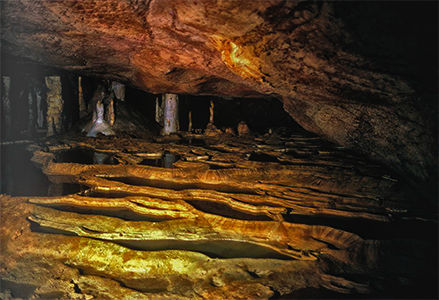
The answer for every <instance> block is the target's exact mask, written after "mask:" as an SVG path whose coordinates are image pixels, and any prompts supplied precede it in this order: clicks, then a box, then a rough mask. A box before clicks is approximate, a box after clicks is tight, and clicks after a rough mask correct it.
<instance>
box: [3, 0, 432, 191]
mask: <svg viewBox="0 0 439 300" xmlns="http://www.w3.org/2000/svg"><path fill="white" fill-rule="evenodd" d="M436 11H437V4H436V3H434V2H431V3H420V4H414V3H412V2H410V3H409V2H407V3H403V4H400V3H396V2H390V3H388V2H386V3H380V2H374V3H369V2H368V3H366V2H365V3H361V4H358V3H355V4H353V3H336V2H318V3H314V2H309V1H257V2H250V1H244V0H243V1H172V2H169V1H156V0H151V1H128V2H120V1H114V0H102V1H87V2H83V1H75V0H69V1H49V2H47V1H32V0H9V1H3V2H2V44H4V46H3V48H4V49H5V50H6V51H7V52H8V53H10V54H12V55H15V56H19V57H26V58H30V59H32V60H33V61H36V62H39V63H41V64H48V65H52V66H58V67H62V68H65V69H68V70H72V71H80V72H83V73H85V74H89V75H94V76H103V77H108V78H111V79H118V80H119V81H122V82H130V83H131V84H133V85H135V86H137V87H140V88H142V89H144V90H147V91H150V92H153V93H188V94H198V95H219V96H231V97H249V96H258V97H265V96H267V95H272V96H273V95H274V96H276V97H278V98H281V99H282V100H283V103H284V107H285V109H286V110H287V111H288V113H289V114H290V115H291V116H293V117H294V119H295V120H296V121H297V122H298V123H300V124H301V125H302V126H303V127H304V128H305V129H307V130H309V131H312V132H314V133H317V134H319V135H321V136H323V137H325V138H326V139H329V140H331V141H333V142H336V143H338V144H340V145H343V146H347V147H351V148H355V149H357V150H358V151H361V152H362V153H364V154H366V155H368V156H369V157H371V158H373V159H374V160H378V161H382V162H385V163H386V164H387V165H389V166H391V167H392V168H394V169H395V170H397V171H398V172H400V173H401V174H403V175H404V176H407V177H410V178H411V179H410V180H411V181H412V183H414V184H417V185H418V186H421V188H420V190H421V191H426V192H425V193H424V194H425V195H427V196H428V195H429V194H431V193H435V192H436V191H435V190H436V188H435V185H436V179H435V178H436V177H435V173H436V171H437V155H436V153H437V139H436V137H437V134H436V131H437V124H436V117H437V116H436V113H435V112H437V101H436V99H437V72H436V66H437V63H435V62H437V42H436V41H437V26H434V24H435V23H437V16H436V15H435V12H436ZM432 24H433V25H432ZM432 187H433V189H431V188H432ZM428 188H430V189H429V190H427V189H428Z"/></svg>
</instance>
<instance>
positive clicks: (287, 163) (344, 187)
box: [0, 135, 437, 299]
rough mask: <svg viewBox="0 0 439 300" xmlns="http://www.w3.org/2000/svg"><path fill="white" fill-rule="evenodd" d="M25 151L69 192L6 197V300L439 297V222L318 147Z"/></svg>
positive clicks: (106, 143) (196, 144) (386, 181)
mask: <svg viewBox="0 0 439 300" xmlns="http://www.w3.org/2000/svg"><path fill="white" fill-rule="evenodd" d="M165 140H166V141H167V142H166V143H163V142H164V141H165ZM30 149H31V150H32V151H33V153H34V155H33V158H32V160H33V161H34V162H35V163H37V164H38V165H39V166H40V167H41V168H42V170H43V172H44V173H45V174H46V175H47V176H48V177H49V179H50V180H51V181H52V183H53V185H55V186H56V185H60V186H61V185H62V184H75V185H76V186H77V192H76V193H72V191H71V192H70V193H63V192H62V190H60V191H59V193H58V194H56V190H57V189H56V188H54V187H53V186H52V188H51V189H50V192H51V196H44V197H21V198H19V197H15V198H14V197H8V196H5V195H3V196H0V204H1V211H2V219H1V227H0V238H1V244H0V245H1V251H0V258H1V260H0V261H1V263H0V278H1V283H2V291H1V294H0V296H3V297H4V298H6V299H7V298H8V297H9V296H10V295H11V294H12V296H14V297H22V298H26V299H27V298H31V297H36V298H38V297H40V298H44V299H46V298H56V299H268V298H271V297H278V296H281V295H284V296H287V297H294V298H295V297H305V298H306V297H308V298H318V297H324V296H329V297H340V296H346V295H350V296H349V297H351V296H352V297H358V296H361V295H363V296H364V295H367V296H368V297H374V296H379V297H390V298H394V297H401V296H413V297H421V296H432V295H435V288H436V279H437V278H436V275H435V274H436V273H435V272H436V270H437V269H436V257H437V248H436V243H435V239H436V238H437V230H436V229H435V228H437V221H435V219H437V216H436V215H435V213H433V212H432V210H430V209H429V208H428V207H424V208H422V207H421V206H420V205H419V204H418V203H416V201H415V199H414V197H413V195H414V193H413V191H411V190H410V189H409V187H408V186H407V185H406V184H405V183H404V181H402V180H400V178H398V177H397V176H395V175H394V174H392V173H391V172H390V171H388V170H387V169H386V168H384V167H382V166H381V165H376V164H373V163H371V162H369V161H367V160H364V159H362V158H361V157H358V156H355V155H352V153H350V152H348V151H346V150H344V149H339V148H337V147H335V146H334V145H331V144H328V143H325V142H323V141H322V140H320V139H319V138H317V137H315V136H308V135H295V136H292V137H290V138H279V137H277V136H275V135H266V136H264V137H263V138H262V137H257V138H250V137H247V138H243V137H236V138H234V137H231V136H227V135H224V136H220V137H206V136H200V135H185V136H183V137H182V138H178V137H175V136H174V137H173V141H172V143H171V142H170V141H169V137H163V138H157V140H156V141H155V142H151V141H149V142H148V141H145V140H138V139H132V138H120V137H118V138H112V137H100V138H97V139H92V138H86V137H81V138H78V137H76V138H74V137H69V138H67V137H64V138H61V137H58V138H52V139H51V140H46V142H45V143H40V144H38V145H37V144H35V145H32V146H31V147H30ZM435 230H436V231H435ZM307 293H308V294H307Z"/></svg>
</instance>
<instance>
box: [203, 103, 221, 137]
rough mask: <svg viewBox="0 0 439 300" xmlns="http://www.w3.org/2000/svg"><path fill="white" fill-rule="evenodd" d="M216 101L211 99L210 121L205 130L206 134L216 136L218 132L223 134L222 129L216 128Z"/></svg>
mask: <svg viewBox="0 0 439 300" xmlns="http://www.w3.org/2000/svg"><path fill="white" fill-rule="evenodd" d="M214 106H215V105H214V103H213V101H212V100H211V101H210V107H209V123H207V126H206V130H205V131H204V134H205V135H207V136H215V135H218V134H222V131H221V130H219V129H218V128H216V126H215V125H214V124H213V115H214V114H213V108H214Z"/></svg>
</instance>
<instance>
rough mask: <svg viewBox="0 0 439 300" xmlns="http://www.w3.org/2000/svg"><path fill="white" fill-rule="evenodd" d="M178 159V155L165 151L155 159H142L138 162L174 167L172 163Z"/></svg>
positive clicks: (161, 166) (168, 167) (147, 164)
mask: <svg viewBox="0 0 439 300" xmlns="http://www.w3.org/2000/svg"><path fill="white" fill-rule="evenodd" d="M179 159H180V156H179V155H175V154H174V153H170V152H167V151H165V152H164V153H163V155H162V157H160V158H155V159H148V158H147V159H144V160H142V161H141V162H140V165H144V166H152V167H160V168H167V169H172V168H175V167H174V163H175V162H176V161H177V160H179Z"/></svg>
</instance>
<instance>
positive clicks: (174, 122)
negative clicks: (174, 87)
mask: <svg viewBox="0 0 439 300" xmlns="http://www.w3.org/2000/svg"><path fill="white" fill-rule="evenodd" d="M162 104H163V107H164V108H163V132H162V134H163V135H169V134H172V133H175V132H177V131H178V130H179V122H178V95H176V94H163V95H162Z"/></svg>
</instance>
